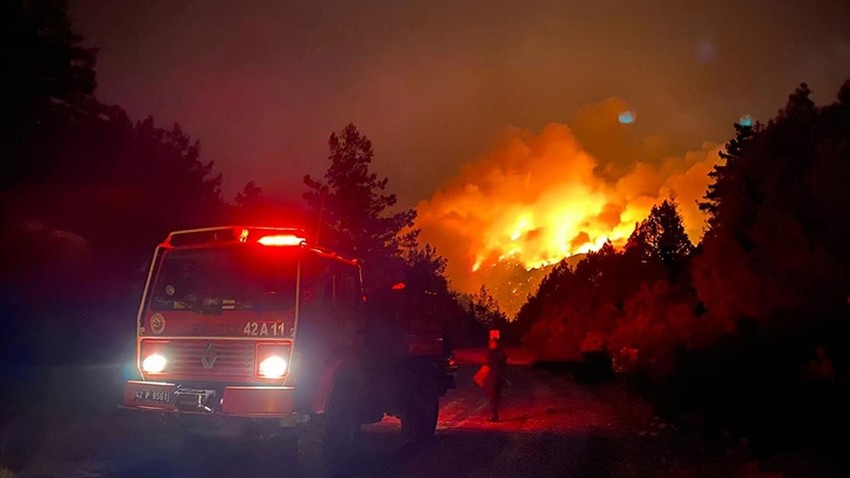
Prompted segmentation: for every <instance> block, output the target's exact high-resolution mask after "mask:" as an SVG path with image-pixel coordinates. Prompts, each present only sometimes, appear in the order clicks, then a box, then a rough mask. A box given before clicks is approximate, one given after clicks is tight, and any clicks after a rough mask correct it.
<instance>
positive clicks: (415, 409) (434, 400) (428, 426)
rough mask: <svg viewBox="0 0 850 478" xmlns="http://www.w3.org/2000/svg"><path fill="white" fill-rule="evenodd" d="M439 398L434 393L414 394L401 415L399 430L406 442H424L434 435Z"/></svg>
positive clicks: (438, 410)
mask: <svg viewBox="0 0 850 478" xmlns="http://www.w3.org/2000/svg"><path fill="white" fill-rule="evenodd" d="M439 414H440V398H439V397H438V396H437V394H435V393H424V394H420V395H414V396H413V397H412V398H411V400H410V403H409V404H408V406H407V411H406V412H405V413H404V414H403V415H402V417H401V432H402V434H403V435H404V437H405V438H406V439H407V442H408V443H412V444H419V443H424V442H427V441H428V440H430V439H431V438H433V437H434V432H435V431H436V430H437V416H438V415H439Z"/></svg>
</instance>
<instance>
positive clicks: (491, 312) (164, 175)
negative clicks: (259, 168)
mask: <svg viewBox="0 0 850 478" xmlns="http://www.w3.org/2000/svg"><path fill="white" fill-rule="evenodd" d="M0 23H2V25H0V30H2V31H3V32H5V34H6V35H9V36H10V37H9V38H4V41H3V42H2V46H0V48H2V51H3V58H4V59H5V61H4V64H5V66H6V71H7V72H11V73H9V74H7V75H6V79H7V83H6V85H5V87H4V88H3V89H2V93H0V94H2V96H3V105H4V106H3V109H2V112H0V114H1V115H2V118H1V119H0V157H1V158H2V172H1V173H0V202H1V203H2V241H3V244H2V245H3V249H4V251H5V252H4V254H3V260H2V270H1V271H0V281H2V291H1V292H0V294H2V296H0V299H1V300H0V306H2V327H3V334H2V337H3V339H2V340H3V342H2V359H3V361H4V362H14V361H45V362H60V361H86V360H92V361H94V360H99V359H103V358H104V357H109V356H112V354H115V353H116V352H121V351H124V350H125V349H126V347H127V346H128V345H130V346H132V335H133V333H134V319H133V317H134V312H135V311H134V308H135V307H136V305H137V304H136V301H137V300H138V295H139V291H140V290H141V286H142V281H143V280H144V277H145V273H146V270H145V268H146V266H147V261H148V260H149V257H148V256H149V254H150V253H151V252H152V250H153V247H154V245H155V244H157V243H158V242H159V241H161V240H162V239H163V238H164V237H165V235H166V233H167V232H168V231H171V230H175V229H182V228H191V227H197V226H204V225H210V224H223V223H240V222H258V221H264V222H269V221H271V222H274V223H276V224H298V225H301V226H303V227H304V228H305V229H307V230H308V231H310V233H311V234H314V236H315V237H314V239H315V240H318V241H319V242H320V243H321V244H325V245H328V246H333V247H335V248H338V249H340V250H342V251H345V252H347V253H350V254H352V255H355V256H357V257H358V258H360V259H361V260H362V263H363V267H364V272H365V277H366V278H367V279H368V284H367V285H368V288H369V290H370V294H371V296H372V297H373V298H374V303H375V304H378V307H380V305H381V304H386V303H388V302H390V301H396V302H398V298H399V297H394V296H393V294H398V295H399V296H400V297H401V302H402V304H403V306H402V310H403V311H404V313H406V314H409V315H410V316H412V317H414V318H415V319H417V320H419V319H422V320H425V321H430V322H433V323H436V324H438V325H439V326H440V327H442V328H443V330H444V332H445V333H446V334H447V336H448V337H449V338H450V339H451V340H453V342H455V344H456V345H468V344H473V345H480V344H481V342H482V341H483V340H485V338H486V332H485V331H486V329H487V328H491V327H496V328H502V329H503V330H504V331H505V334H506V336H507V338H508V340H509V341H511V342H513V343H516V344H519V343H522V344H523V345H524V346H526V347H527V348H529V349H531V350H532V351H533V352H535V353H536V354H537V355H538V356H539V357H541V358H543V359H548V360H562V361H563V360H570V361H572V360H576V361H580V360H583V359H587V357H589V356H590V354H597V355H594V356H598V355H600V354H601V355H602V356H606V357H609V358H610V359H611V366H612V367H613V368H614V369H616V370H617V371H620V372H622V373H623V374H624V375H626V376H628V377H630V383H631V384H632V385H633V386H634V387H635V389H636V390H638V391H639V392H641V393H644V394H645V395H646V396H647V397H648V398H649V399H651V400H653V401H654V403H655V404H656V405H657V406H658V408H659V410H661V411H662V412H663V413H666V414H669V415H675V416H698V417H700V423H704V424H705V425H704V428H705V429H704V430H703V431H704V432H705V433H709V434H723V433H732V434H734V435H735V436H747V437H750V438H752V439H754V440H755V442H756V443H758V444H761V445H763V446H764V447H765V448H766V449H773V448H775V446H778V445H777V443H781V444H783V445H788V444H791V445H794V446H805V445H811V444H813V443H815V442H818V440H821V438H820V437H824V436H826V435H825V434H823V433H819V432H823V430H825V429H827V428H830V427H835V429H838V428H837V427H839V426H842V424H840V423H839V422H838V421H837V420H830V419H828V418H827V417H830V416H837V411H838V409H839V407H840V406H841V404H842V403H843V404H845V406H846V403H848V401H847V399H848V397H847V393H848V392H847V391H848V372H850V369H848V367H850V362H848V356H847V354H848V347H847V344H848V343H850V333H848V324H847V322H848V319H850V308H849V306H848V301H850V248H848V247H847V246H846V244H845V243H844V241H845V240H846V238H847V237H850V222H848V220H847V218H848V217H850V81H848V82H845V83H844V84H843V85H841V86H840V90H839V92H838V96H837V99H836V101H835V102H833V103H831V104H827V105H822V106H817V105H815V104H814V103H813V102H812V100H811V99H810V96H811V92H810V90H809V88H808V87H807V86H806V85H805V84H802V85H800V87H799V88H797V89H796V90H795V91H794V92H793V93H792V94H791V95H790V96H789V99H788V103H787V105H786V106H785V107H784V108H782V109H781V110H780V111H779V112H778V114H777V116H776V117H775V118H773V119H772V120H770V121H768V122H767V123H766V124H761V123H756V124H752V125H742V124H736V125H734V128H735V130H734V138H733V139H732V140H731V141H729V143H728V145H727V146H726V149H725V153H724V154H723V158H724V159H725V163H724V164H723V165H721V166H718V167H717V168H716V169H715V170H714V171H713V172H712V173H711V176H712V179H713V182H712V184H711V186H710V187H709V189H708V191H706V195H705V198H704V201H703V202H702V203H701V208H702V209H703V210H704V211H705V212H706V213H707V215H708V218H709V219H708V222H707V225H706V230H705V234H704V236H703V238H702V240H701V242H700V243H699V244H692V243H691V242H690V240H689V238H688V236H687V235H686V234H685V232H684V228H683V227H682V220H681V217H680V215H679V213H678V211H677V203H676V200H675V198H670V199H669V200H666V201H664V202H662V203H660V204H658V205H656V206H655V207H654V208H653V209H652V212H651V214H650V215H649V217H647V218H645V219H644V220H643V221H641V222H640V223H639V224H637V225H636V227H635V230H634V232H633V234H632V235H631V237H630V239H629V241H628V243H627V245H626V246H625V247H624V248H622V249H621V250H617V249H615V248H614V247H613V246H612V245H610V244H607V245H605V246H604V247H602V248H601V249H600V250H599V251H596V252H592V253H590V254H588V256H587V257H586V258H585V259H584V260H582V261H581V262H579V263H578V264H577V265H575V266H572V265H570V264H569V263H567V262H566V261H565V262H563V263H561V264H559V265H557V266H555V267H554V268H553V269H552V270H551V272H550V273H549V274H548V275H547V276H546V277H545V279H544V280H543V281H542V283H541V285H540V287H539V290H538V291H537V292H536V293H535V294H533V295H532V296H530V297H529V298H528V300H527V302H526V303H525V305H524V306H523V307H522V308H521V310H520V312H519V314H518V315H517V317H516V318H515V319H514V320H512V321H509V320H508V318H507V317H506V316H505V315H504V314H502V313H501V312H500V311H499V309H498V304H496V303H495V301H494V300H493V298H492V296H491V295H490V294H489V292H488V290H487V289H486V288H484V287H482V289H481V290H480V291H479V292H478V293H477V294H472V295H469V294H459V293H457V292H455V291H453V290H452V289H451V284H450V282H449V280H448V279H447V277H446V274H445V260H444V259H443V258H442V257H440V255H439V253H438V251H436V250H434V249H433V248H432V247H430V246H429V245H427V244H420V243H419V241H418V238H417V232H416V230H415V229H413V224H414V218H415V211H413V210H402V211H399V210H398V209H397V208H394V206H395V205H396V197H395V195H393V194H392V193H391V192H390V190H391V189H390V184H389V181H388V179H387V178H381V177H379V176H378V175H377V174H375V173H373V172H372V171H371V170H370V164H371V162H372V159H373V150H372V145H371V143H370V141H369V140H368V138H367V137H366V136H365V135H364V134H362V133H361V132H360V131H358V129H357V128H356V126H354V125H347V126H345V127H343V129H342V130H341V131H339V132H335V133H332V134H331V135H330V138H329V144H328V146H329V155H328V163H329V164H328V169H327V172H326V173H325V175H324V176H323V177H320V178H315V177H310V176H307V177H305V178H304V183H305V190H306V192H305V193H304V202H303V203H301V202H295V201H293V202H281V201H279V200H275V199H271V198H270V197H269V196H273V195H269V196H267V195H266V194H265V193H264V191H263V190H262V188H261V185H260V184H258V183H257V182H254V181H252V182H249V183H248V184H246V185H245V187H244V188H243V190H242V192H240V193H239V194H237V195H236V197H234V198H233V199H232V200H228V199H226V198H224V197H222V193H221V189H220V185H221V174H220V173H218V172H217V170H216V168H215V164H214V162H213V161H212V160H209V159H206V158H205V157H204V156H203V155H202V149H201V143H200V141H198V140H195V139H192V138H191V137H190V136H189V134H188V133H187V132H184V131H183V130H182V129H181V127H180V126H179V125H178V124H174V125H172V126H168V127H164V126H162V125H161V124H159V123H157V122H156V121H155V120H154V119H153V118H152V117H148V118H144V119H141V120H134V119H132V118H130V117H129V115H128V114H127V113H126V112H125V111H124V110H123V109H122V108H121V107H120V106H118V105H108V104H104V103H102V102H101V101H99V100H98V99H97V97H96V95H95V91H96V85H97V82H96V75H95V65H96V51H94V50H92V49H89V48H87V47H85V46H84V44H85V43H84V41H83V39H82V38H81V37H79V36H78V35H76V34H75V33H74V32H73V31H72V29H71V26H70V24H69V21H68V17H67V12H66V8H65V5H64V3H63V2H55V1H39V2H24V1H10V2H2V4H0ZM319 217H321V223H319V222H317V221H318V220H319V219H318V218H319ZM314 231H315V232H314ZM400 282H401V283H404V284H405V287H404V289H403V290H402V291H401V292H398V291H393V288H392V286H393V285H395V284H398V283H400ZM392 310H398V309H392ZM81 344H85V346H81ZM803 383H807V384H809V385H813V386H811V387H807V388H805V390H806V392H805V394H804V393H803V392H802V390H803V388H802V387H800V385H801V384H803ZM789 410H795V411H797V410H804V412H801V413H796V414H789V413H788V411H789Z"/></svg>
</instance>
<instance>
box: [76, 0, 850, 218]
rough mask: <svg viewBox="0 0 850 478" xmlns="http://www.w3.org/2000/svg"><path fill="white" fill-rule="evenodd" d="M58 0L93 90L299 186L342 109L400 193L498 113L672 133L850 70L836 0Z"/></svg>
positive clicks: (266, 180) (322, 153)
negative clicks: (84, 53) (604, 118)
mask: <svg viewBox="0 0 850 478" xmlns="http://www.w3.org/2000/svg"><path fill="white" fill-rule="evenodd" d="M779 3H780V2H774V1H753V2H739V1H720V2H702V4H701V5H699V6H698V5H696V2H672V1H652V2H649V1H646V2H632V1H625V2H614V1H601V2H584V1H558V2H550V1H534V2H518V1H517V2H491V1H486V2H472V1H468V2H455V1H450V2H441V1H426V2H409V1H386V2H353V1H352V2H343V1H337V2H314V1H306V2H297V1H286V2H280V1H266V2H249V1H239V2H235V1H233V2H225V1H181V2H174V1H144V2H139V1H135V0H122V1H110V2H104V1H101V0H77V1H72V4H71V16H72V21H73V22H74V27H75V28H76V29H77V30H78V31H79V32H80V33H81V34H82V35H84V37H85V39H86V42H87V43H88V44H89V45H91V46H95V47H97V48H98V49H99V54H98V66H97V74H98V90H97V95H98V97H99V98H100V99H101V100H103V101H105V102H108V103H116V104H120V105H121V106H123V107H124V108H126V109H127V110H128V112H129V113H130V114H131V115H132V116H133V117H134V118H136V119H141V118H143V117H144V116H146V115H149V114H150V115H153V116H154V117H155V119H156V120H157V122H158V123H159V124H161V125H169V124H171V123H173V122H179V123H180V124H181V125H182V126H183V128H184V130H186V131H187V132H188V133H189V134H190V135H191V136H192V137H194V138H198V139H200V140H201V142H202V148H203V150H202V152H203V155H204V157H205V158H206V159H212V160H215V161H216V165H217V168H218V169H219V170H220V171H221V172H222V173H224V193H225V197H226V198H227V199H231V198H232V197H233V194H235V192H236V191H237V190H238V189H240V188H241V186H242V185H243V184H244V183H245V182H246V181H248V180H251V179H257V180H258V183H259V184H260V185H261V186H262V187H263V188H264V189H265V190H266V191H267V192H269V193H271V194H273V195H284V196H287V195H288V196H292V197H296V196H298V195H300V193H301V192H302V191H303V187H302V185H301V178H302V176H303V174H304V173H312V174H316V173H319V174H320V173H321V172H322V171H323V170H324V169H325V168H326V166H327V161H326V157H327V144H326V141H327V137H328V135H329V133H330V132H331V131H334V130H339V129H341V128H342V127H343V126H344V125H345V124H346V123H348V122H354V123H355V124H357V125H358V127H359V128H360V130H361V131H363V132H364V133H365V134H367V135H368V136H369V137H370V138H371V139H372V141H373V143H374V145H375V150H376V161H375V166H374V167H375V169H376V170H377V171H378V172H379V173H381V174H384V175H387V176H389V178H390V187H391V189H393V190H394V191H396V192H398V193H399V198H400V203H401V205H402V206H405V207H409V206H413V205H415V204H416V202H417V201H418V200H420V199H423V198H428V197H430V196H431V194H432V192H433V191H434V190H435V189H436V188H438V187H439V186H440V185H441V184H442V183H443V182H444V181H446V180H447V178H449V177H451V176H453V175H456V174H457V173H458V171H459V169H460V166H461V165H462V164H463V163H464V162H469V161H471V160H472V159H474V158H475V156H476V155H477V154H481V153H482V152H484V151H487V150H488V149H489V148H490V146H491V143H492V142H493V139H494V137H495V136H496V135H497V134H499V132H500V131H502V130H503V129H504V128H505V127H506V126H517V127H520V128H529V129H531V130H534V131H536V130H540V129H541V128H542V127H543V126H544V125H545V124H547V123H550V122H567V123H568V122H569V121H570V119H571V118H572V117H573V115H574V114H575V113H576V111H577V110H578V109H579V108H580V107H582V106H583V105H587V104H594V103H598V102H600V101H603V100H605V99H607V98H610V97H617V98H621V99H622V100H624V101H625V102H627V103H628V104H629V105H630V107H631V108H633V110H634V111H635V112H636V113H637V117H636V118H637V121H636V123H635V124H634V128H635V129H636V131H638V132H639V133H640V134H642V135H649V134H663V135H665V136H666V137H667V138H668V139H669V141H670V142H671V143H672V144H673V149H674V150H677V151H682V152H684V151H687V150H692V149H695V148H699V146H700V145H701V144H702V143H703V141H714V142H723V141H726V140H727V139H728V138H729V137H730V136H731V134H732V129H731V124H732V122H734V121H735V120H737V119H738V118H739V117H740V116H741V115H744V114H749V115H752V116H753V117H754V118H756V119H765V118H769V117H771V116H773V115H774V114H775V113H776V110H777V108H778V107H780V106H781V105H782V104H784V102H785V98H786V96H787V95H788V93H789V92H790V91H792V90H793V89H794V87H795V86H796V85H797V84H799V83H800V82H801V81H806V82H808V83H809V85H810V86H811V87H812V89H813V90H814V91H815V94H814V99H815V100H816V102H818V103H822V102H825V101H828V100H831V99H832V97H833V95H834V92H835V91H836V90H837V88H838V86H839V85H840V84H841V82H842V81H843V80H844V79H845V78H846V77H847V75H848V73H850V27H848V25H850V2H846V1H819V2H799V1H795V2H785V3H787V5H779Z"/></svg>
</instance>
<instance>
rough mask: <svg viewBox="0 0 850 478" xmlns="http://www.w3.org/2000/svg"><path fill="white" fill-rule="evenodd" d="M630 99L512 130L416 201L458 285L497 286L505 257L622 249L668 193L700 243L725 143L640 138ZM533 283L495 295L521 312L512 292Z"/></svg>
mask: <svg viewBox="0 0 850 478" xmlns="http://www.w3.org/2000/svg"><path fill="white" fill-rule="evenodd" d="M624 106H625V105H624V103H623V102H622V101H621V100H617V99H611V100H608V101H605V102H603V103H600V104H597V105H592V106H589V107H586V108H583V109H582V111H580V112H579V115H578V116H577V118H576V119H575V121H574V123H575V127H571V126H570V125H567V124H559V123H551V124H549V125H546V126H545V127H544V128H543V129H542V131H540V132H539V133H537V132H533V131H527V130H520V129H516V128H513V129H509V130H507V131H506V132H505V133H504V135H503V136H502V137H501V139H500V140H499V141H498V142H497V144H496V146H495V147H494V148H493V149H492V150H491V151H490V152H488V153H486V154H484V155H482V156H480V157H478V158H477V159H476V160H475V161H473V162H471V163H469V164H467V165H465V166H464V167H463V168H462V169H461V171H460V173H459V174H458V175H457V176H456V177H454V178H452V179H450V180H449V181H448V182H446V183H445V184H444V185H443V186H442V187H441V188H439V189H438V190H437V191H436V192H435V193H434V194H433V196H432V197H431V198H430V199H428V200H424V201H421V202H420V203H419V205H418V206H417V209H418V212H419V218H418V224H417V225H418V227H420V228H421V229H422V238H423V239H424V240H425V241H427V242H430V243H431V244H434V245H435V246H436V247H437V249H438V251H439V252H440V253H441V254H443V255H445V256H446V257H447V258H448V260H449V270H448V272H449V275H450V278H451V279H452V282H453V284H454V285H455V287H457V288H459V289H460V290H464V291H474V290H476V289H477V288H478V287H480V285H481V284H482V283H484V284H487V285H488V287H493V288H494V289H498V287H497V281H496V280H495V275H496V274H499V275H500V279H502V281H503V279H504V277H503V276H504V270H505V267H504V266H505V265H506V264H509V263H510V264H519V265H521V266H522V267H523V268H524V269H526V270H532V269H535V268H540V267H543V266H546V265H550V264H554V263H557V262H559V261H560V260H562V259H564V258H566V257H570V256H574V255H577V254H582V253H587V252H589V251H595V250H598V249H599V248H600V247H602V245H603V244H604V243H605V242H606V241H611V242H612V243H613V244H614V245H615V246H622V245H624V244H625V242H626V240H627V239H628V237H629V235H630V234H631V233H632V231H633V229H634V226H635V223H637V222H638V221H640V220H642V219H644V218H645V217H646V216H647V215H648V213H649V210H650V209H651V207H652V206H653V205H654V204H657V203H659V202H661V201H662V200H664V199H666V198H668V197H671V196H672V197H675V198H676V200H677V201H678V202H679V205H680V210H681V212H682V215H683V217H684V220H685V226H686V229H687V231H688V234H689V235H690V237H691V239H692V240H694V241H697V240H699V238H700V236H701V234H702V229H703V225H704V219H705V218H704V216H703V215H702V213H701V212H700V211H699V209H698V207H697V204H696V202H697V200H698V199H699V198H700V197H701V196H702V195H703V193H704V192H705V188H706V186H707V184H708V182H709V178H708V175H707V174H708V172H709V171H710V170H711V168H712V167H713V166H714V165H715V164H717V162H718V161H719V160H720V158H719V156H718V152H719V150H720V148H719V147H718V146H717V145H713V144H706V145H704V146H703V148H702V149H700V150H698V151H693V152H689V153H687V154H684V155H678V156H674V155H669V154H668V153H667V152H666V146H664V141H663V140H662V139H660V138H659V137H650V138H638V137H636V136H635V133H634V132H633V131H631V130H630V129H631V128H632V127H633V125H631V124H624V123H623V122H622V120H621V115H622V112H623V111H629V110H628V109H626V108H625V107H624ZM585 144H586V145H587V147H585ZM591 146H593V147H592V148H591ZM591 149H594V150H597V151H599V153H597V154H593V153H591V152H590V151H589V150H591ZM534 286H536V283H526V284H518V285H515V286H513V287H511V288H510V289H509V290H502V291H498V290H497V294H496V296H497V298H498V299H500V302H502V303H503V306H504V307H505V308H506V309H508V311H509V312H515V310H511V309H512V308H513V307H511V306H510V305H509V303H511V302H513V300H512V298H517V299H519V301H520V303H521V301H522V300H524V299H525V295H526V294H527V293H530V292H533V287H534ZM526 289H527V290H526Z"/></svg>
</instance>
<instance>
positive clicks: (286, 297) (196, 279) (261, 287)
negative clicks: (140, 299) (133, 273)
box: [151, 245, 297, 313]
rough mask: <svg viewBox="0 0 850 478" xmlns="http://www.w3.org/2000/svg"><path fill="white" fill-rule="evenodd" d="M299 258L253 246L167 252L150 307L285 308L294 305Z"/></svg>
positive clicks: (211, 309) (198, 309)
mask: <svg viewBox="0 0 850 478" xmlns="http://www.w3.org/2000/svg"><path fill="white" fill-rule="evenodd" d="M296 267H297V257H296V255H295V254H293V253H292V251H289V250H286V249H282V248H266V247H251V246H244V245H240V246H234V247H216V248H203V249H185V250H175V251H168V252H166V253H165V255H164V256H163V258H162V264H161V266H160V268H159V273H158V275H157V277H156V280H155V282H154V285H153V289H152V297H151V309H153V310H181V309H188V310H193V311H196V312H199V313H220V312H221V311H223V310H244V309H249V310H284V309H290V308H292V307H294V306H295V280H296V274H297V272H296V270H297V269H296Z"/></svg>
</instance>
